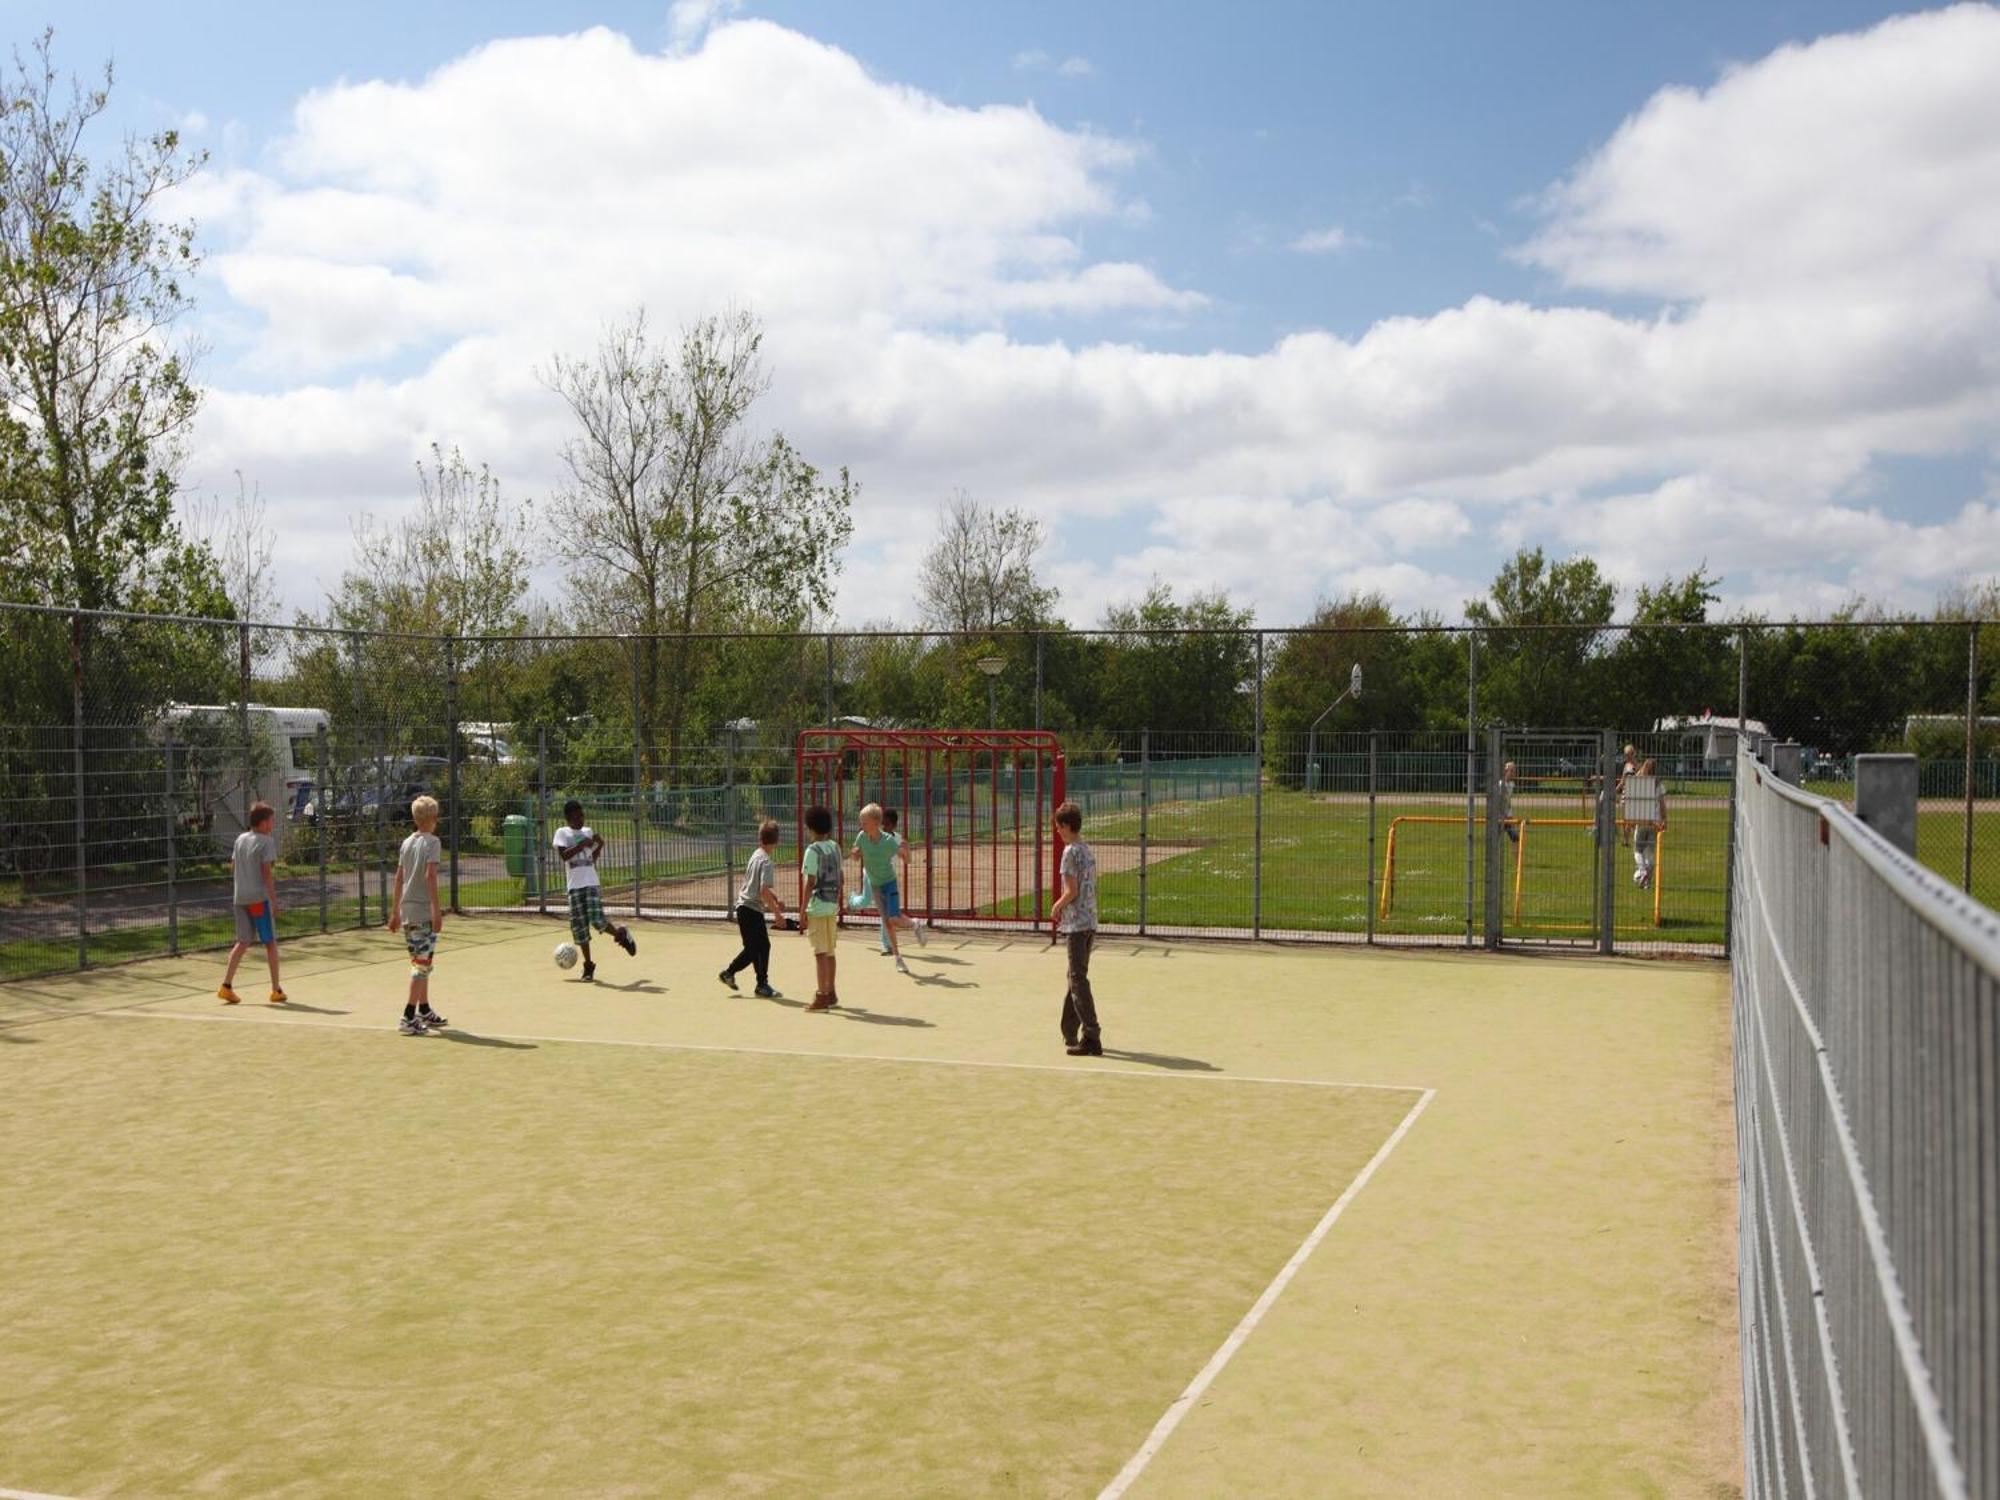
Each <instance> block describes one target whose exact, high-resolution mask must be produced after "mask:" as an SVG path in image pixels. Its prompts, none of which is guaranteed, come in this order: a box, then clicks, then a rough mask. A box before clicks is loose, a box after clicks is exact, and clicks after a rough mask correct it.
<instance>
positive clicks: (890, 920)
mask: <svg viewBox="0 0 2000 1500" xmlns="http://www.w3.org/2000/svg"><path fill="white" fill-rule="evenodd" d="M850 852H851V853H852V854H853V855H854V857H855V859H857V860H859V861H860V862H861V884H862V890H863V892H864V893H865V895H866V896H872V897H873V898H874V901H875V909H876V910H877V911H879V912H880V913H881V914H882V951H883V952H884V953H887V954H890V955H892V956H893V957H894V958H895V960H896V968H897V969H898V971H900V972H901V973H904V974H907V973H909V972H910V966H909V965H908V964H906V963H904V962H903V950H902V946H901V944H899V943H898V942H897V941H896V930H897V929H898V928H899V927H910V928H911V929H912V930H913V931H914V924H913V923H911V922H910V921H909V919H908V918H906V917H905V916H904V915H903V892H902V886H901V885H900V884H899V883H898V882H897V879H896V861H897V858H898V857H899V856H900V857H901V858H902V859H903V860H904V862H905V864H906V865H907V863H908V859H909V856H908V855H906V854H904V853H903V841H902V840H901V839H899V838H898V837H897V836H896V835H895V834H893V833H891V832H889V831H888V827H887V823H886V820H885V819H884V817H883V814H882V809H881V807H880V806H879V805H878V804H876V803H873V802H871V803H869V804H868V805H867V806H866V807H864V808H862V809H861V832H860V833H859V834H857V835H856V836H855V840H854V848H853V849H852V850H851V851H850ZM864 899H865V897H864ZM857 904H858V903H857ZM917 941H918V942H922V941H923V937H922V934H919V935H918V938H917Z"/></svg>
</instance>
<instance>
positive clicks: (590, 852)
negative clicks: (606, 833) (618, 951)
mask: <svg viewBox="0 0 2000 1500" xmlns="http://www.w3.org/2000/svg"><path fill="white" fill-rule="evenodd" d="M563 822H564V823H566V824H567V825H568V826H567V827H564V828H558V829H557V830H556V836H555V841H554V842H555V846H556V858H558V859H560V860H561V861H562V862H563V880H564V882H565V884H566V885H567V887H568V890H569V935H570V936H571V937H572V938H574V939H575V940H576V945H577V947H578V948H580V949H582V950H583V977H584V978H585V979H595V978H596V977H597V965H596V963H595V962H593V961H592V959H591V957H590V934H591V933H592V932H608V933H610V934H611V941H612V942H614V943H616V944H617V945H618V946H619V947H621V948H623V949H624V950H625V951H626V952H627V953H629V954H634V955H636V954H637V953H638V951H639V945H638V944H637V943H635V942H633V941H632V934H631V931H630V930H629V929H627V928H624V927H618V926H614V925H612V923H610V922H608V921H606V920H605V916H604V892H603V888H602V885H601V883H600V882H599V881H598V878H597V856H598V855H599V854H601V853H603V852H604V839H603V836H602V835H600V834H598V833H596V832H595V831H593V830H592V829H591V827H590V825H589V824H587V823H585V822H584V821H583V804H582V803H581V802H579V801H577V800H576V798H574V797H572V798H570V799H569V801H567V802H565V803H564V804H563Z"/></svg>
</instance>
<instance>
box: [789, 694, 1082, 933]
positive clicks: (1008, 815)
mask: <svg viewBox="0 0 2000 1500" xmlns="http://www.w3.org/2000/svg"><path fill="white" fill-rule="evenodd" d="M796 754H797V760H798V819H799V844H800V847H801V848H803V847H804V846H805V844H806V843H807V842H808V841H809V840H810V837H811V836H810V835H809V834H808V833H807V832H806V831H805V814H806V809H807V808H809V807H813V806H821V807H825V808H826V809H828V810H829V811H830V812H831V813H832V814H833V836H834V837H835V838H836V839H837V840H839V842H840V847H841V849H842V851H843V852H844V851H845V850H846V849H847V848H848V847H849V845H850V844H851V843H852V841H853V837H854V834H855V832H856V830H857V827H858V822H857V820H858V817H859V814H860V811H861V809H862V808H863V807H865V806H866V805H867V804H869V803H870V802H877V803H880V804H881V805H882V806H883V807H884V808H885V809H887V808H893V809H895V810H896V811H897V813H898V815H899V816H900V818H901V828H900V829H899V832H901V834H902V836H903V842H904V843H905V845H906V846H907V847H908V848H909V851H910V861H909V866H908V871H909V873H908V876H907V878H906V882H905V884H906V887H907V888H906V889H904V890H903V891H902V893H901V894H902V900H903V910H904V912H905V913H906V914H907V915H910V916H914V917H926V918H930V919H933V920H937V919H948V920H953V921H968V922H994V923H1006V924H1010V925H1011V924H1025V925H1038V924H1040V923H1041V922H1043V921H1045V920H1047V917H1048V912H1049V907H1050V906H1051V905H1053V904H1054V902H1055V894H1056V892H1057V890H1059V889H1060V888H1061V884H1062V882H1061V879H1060V876H1059V874H1058V871H1059V870H1060V868H1061V861H1062V848H1061V846H1060V845H1059V844H1058V843H1057V841H1056V836H1055V810H1056V807H1057V805H1058V804H1060V803H1061V802H1062V800H1063V794H1064V772H1063V752H1062V745H1061V744H1060V743H1059V742H1058V740H1057V739H1056V737H1055V735H1054V734H1052V733H1050V732H1049V731H1047V730H1042V729H856V728H842V729H807V730H802V731H801V732H800V734H799V737H798V744H797V751H796ZM850 888H851V886H850ZM862 910H863V911H865V912H867V913H869V914H870V915H872V914H873V912H874V908H873V907H866V908H863V909H862Z"/></svg>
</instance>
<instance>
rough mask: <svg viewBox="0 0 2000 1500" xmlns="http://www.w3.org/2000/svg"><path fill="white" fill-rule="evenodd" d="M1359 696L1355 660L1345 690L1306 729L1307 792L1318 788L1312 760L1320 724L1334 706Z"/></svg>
mask: <svg viewBox="0 0 2000 1500" xmlns="http://www.w3.org/2000/svg"><path fill="white" fill-rule="evenodd" d="M1360 696H1361V663H1360V662H1356V663H1355V664H1354V670H1353V671H1352V672H1350V673H1349V674H1348V677H1347V691H1346V692H1344V693H1342V694H1341V695H1340V696H1339V697H1338V698H1336V699H1334V700H1333V702H1331V703H1329V704H1327V706H1326V707H1325V708H1324V709H1322V710H1321V711H1320V716H1319V718H1317V719H1314V720H1313V721H1312V727H1311V728H1310V729H1308V730H1306V790H1307V791H1308V792H1316V791H1318V790H1319V777H1318V774H1317V773H1318V765H1317V763H1316V761H1315V760H1314V755H1315V752H1316V751H1317V750H1318V748H1319V726H1320V724H1321V723H1322V722H1323V721H1324V720H1325V719H1326V716H1327V715H1328V714H1330V713H1332V712H1333V711H1334V710H1335V709H1336V708H1338V707H1340V705H1341V704H1343V703H1345V702H1346V701H1347V700H1348V699H1349V698H1359V697H1360Z"/></svg>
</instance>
